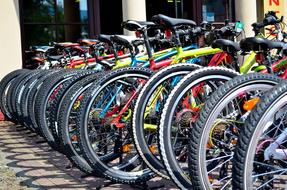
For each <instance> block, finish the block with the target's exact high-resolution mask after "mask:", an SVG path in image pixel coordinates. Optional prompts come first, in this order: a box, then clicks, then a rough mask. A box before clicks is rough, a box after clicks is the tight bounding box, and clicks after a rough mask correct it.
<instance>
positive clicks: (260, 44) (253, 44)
mask: <svg viewBox="0 0 287 190" xmlns="http://www.w3.org/2000/svg"><path fill="white" fill-rule="evenodd" d="M269 44H270V42H269V40H266V39H264V38H257V37H250V38H246V39H244V40H241V41H240V48H241V49H242V50H243V51H267V50H268V49H269Z"/></svg>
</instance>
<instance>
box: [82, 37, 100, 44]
mask: <svg viewBox="0 0 287 190" xmlns="http://www.w3.org/2000/svg"><path fill="white" fill-rule="evenodd" d="M98 42H99V41H98V40H96V39H88V38H84V39H80V40H79V43H81V44H85V45H88V46H90V45H94V44H97V43H98Z"/></svg>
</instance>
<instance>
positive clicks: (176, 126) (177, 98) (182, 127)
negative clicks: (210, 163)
mask: <svg viewBox="0 0 287 190" xmlns="http://www.w3.org/2000/svg"><path fill="white" fill-rule="evenodd" d="M237 75H238V74H237V73H235V72H234V71H233V70H229V69H225V68H220V67H208V68H203V69H197V70H195V71H193V72H191V73H190V74H188V75H186V76H185V77H184V78H183V79H182V80H181V81H180V82H179V83H178V84H177V85H176V86H175V88H174V89H173V90H172V92H171V93H170V95H169V97H168V99H167V101H166V104H165V105H164V109H163V113H162V115H161V120H160V127H159V147H160V153H161V156H162V159H163V163H164V166H165V168H166V170H167V172H168V174H169V176H170V178H171V179H172V180H173V181H174V182H175V184H176V185H177V186H178V187H179V188H181V189H186V188H187V189H190V188H193V185H192V183H191V177H190V175H189V171H188V154H187V153H188V146H187V145H188V138H189V135H190V131H191V130H193V126H194V124H195V122H196V120H197V118H198V114H199V111H200V110H201V108H202V106H203V105H204V103H205V101H206V100H207V98H209V97H210V95H211V94H212V93H213V92H214V91H215V90H216V89H218V87H219V86H220V85H222V84H224V83H225V82H226V81H228V80H230V79H232V78H233V77H235V76H237Z"/></svg>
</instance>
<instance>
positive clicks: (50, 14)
mask: <svg viewBox="0 0 287 190" xmlns="http://www.w3.org/2000/svg"><path fill="white" fill-rule="evenodd" d="M268 10H275V11H277V12H278V13H279V14H281V15H287V0H192V1H191V0H2V1H1V6H0V23H1V26H2V29H1V30H0V42H1V47H0V56H1V58H2V59H1V61H2V62H1V70H0V78H2V77H3V76H4V75H5V74H6V73H8V72H9V71H11V70H15V69H17V68H21V67H22V62H23V52H24V51H25V50H26V49H28V48H29V47H30V46H32V45H47V44H48V43H49V42H54V41H76V40H77V39H79V38H84V37H90V38H94V37H95V36H96V35H98V34H100V33H105V34H121V33H123V32H124V33H126V34H129V33H128V32H127V31H123V30H122V28H121V22H122V21H123V20H127V19H135V20H150V19H151V17H152V16H153V15H155V14H159V13H162V14H166V15H168V16H171V17H179V18H187V19H192V20H194V21H196V22H197V23H200V22H201V21H202V20H207V21H211V22H214V23H216V24H222V23H223V22H224V20H225V19H227V18H228V19H230V20H231V21H236V20H240V21H241V22H243V23H244V24H245V31H246V34H247V36H252V35H253V34H252V31H251V29H250V25H251V24H252V23H253V22H256V21H257V20H260V19H262V17H263V15H264V12H266V11H268ZM285 21H286V20H285Z"/></svg>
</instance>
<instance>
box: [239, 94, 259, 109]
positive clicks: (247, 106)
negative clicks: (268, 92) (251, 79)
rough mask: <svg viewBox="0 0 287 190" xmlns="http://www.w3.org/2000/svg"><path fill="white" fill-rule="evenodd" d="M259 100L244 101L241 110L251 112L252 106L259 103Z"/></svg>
mask: <svg viewBox="0 0 287 190" xmlns="http://www.w3.org/2000/svg"><path fill="white" fill-rule="evenodd" d="M259 100H260V98H258V97H256V98H252V99H251V100H248V101H245V102H244V104H243V109H244V110H245V111H251V110H252V109H253V108H254V106H255V105H256V104H257V103H258V102H259Z"/></svg>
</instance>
